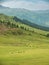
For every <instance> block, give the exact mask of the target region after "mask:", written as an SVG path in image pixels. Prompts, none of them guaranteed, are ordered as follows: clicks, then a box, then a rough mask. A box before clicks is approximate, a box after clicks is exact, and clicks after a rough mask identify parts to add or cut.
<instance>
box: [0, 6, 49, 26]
mask: <svg viewBox="0 0 49 65" xmlns="http://www.w3.org/2000/svg"><path fill="white" fill-rule="evenodd" d="M0 13H4V14H6V15H10V16H17V17H18V18H20V19H25V20H28V21H30V22H31V23H35V24H38V25H41V26H46V27H49V11H48V10H41V11H29V10H26V9H20V8H19V9H18V8H8V7H4V6H1V5H0Z"/></svg>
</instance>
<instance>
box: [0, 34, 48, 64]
mask: <svg viewBox="0 0 49 65" xmlns="http://www.w3.org/2000/svg"><path fill="white" fill-rule="evenodd" d="M0 65H49V38H47V37H45V36H41V35H34V34H33V35H32V36H30V35H26V36H25V35H16V36H13V35H11V36H9V35H6V36H5V35H0Z"/></svg>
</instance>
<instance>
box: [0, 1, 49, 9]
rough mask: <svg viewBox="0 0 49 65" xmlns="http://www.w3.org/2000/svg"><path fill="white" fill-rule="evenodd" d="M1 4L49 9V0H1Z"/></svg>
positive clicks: (11, 6)
mask: <svg viewBox="0 0 49 65" xmlns="http://www.w3.org/2000/svg"><path fill="white" fill-rule="evenodd" d="M0 5H3V6H6V7H10V8H24V9H28V10H49V0H0Z"/></svg>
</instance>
